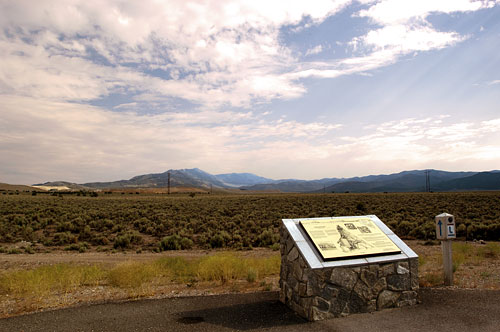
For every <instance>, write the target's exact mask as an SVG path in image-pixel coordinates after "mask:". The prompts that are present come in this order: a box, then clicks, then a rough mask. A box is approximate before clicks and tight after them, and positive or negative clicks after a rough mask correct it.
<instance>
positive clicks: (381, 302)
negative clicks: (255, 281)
mask: <svg viewBox="0 0 500 332" xmlns="http://www.w3.org/2000/svg"><path fill="white" fill-rule="evenodd" d="M280 232H281V245H280V250H281V273H280V301H281V302H283V303H284V304H286V305H287V306H288V307H289V308H291V309H292V310H293V311H295V312H296V313H297V314H299V315H300V316H302V317H304V318H306V319H307V320H310V321H316V320H324V319H328V318H333V317H340V316H346V315H349V314H352V313H360V312H372V311H376V310H381V309H384V308H393V307H403V306H408V305H414V304H416V303H417V296H418V294H417V290H418V258H409V259H406V260H400V261H395V262H387V263H375V264H365V265H361V266H349V267H330V268H320V269H311V268H310V267H309V266H308V264H307V263H306V261H305V259H304V257H303V256H302V254H301V253H300V251H299V249H298V248H297V245H296V243H295V241H293V239H292V237H291V236H290V234H289V232H288V230H287V229H286V227H284V226H283V225H282V227H281V230H280Z"/></svg>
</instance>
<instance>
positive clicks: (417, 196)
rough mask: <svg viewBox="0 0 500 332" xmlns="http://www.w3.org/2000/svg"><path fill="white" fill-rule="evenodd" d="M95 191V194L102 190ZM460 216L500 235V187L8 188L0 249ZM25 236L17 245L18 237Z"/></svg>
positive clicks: (474, 233)
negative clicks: (337, 219)
mask: <svg viewBox="0 0 500 332" xmlns="http://www.w3.org/2000/svg"><path fill="white" fill-rule="evenodd" d="M94 196H95V195H94ZM442 212H448V213H451V214H453V215H455V217H456V223H457V234H458V237H459V238H462V239H466V240H474V239H476V240H492V241H498V240H500V192H463V193H385V194H384V193H380V194H352V193H351V194H350V193H344V194H255V195H196V196H195V197H189V196H187V195H170V196H167V195H151V194H150V195H144V194H140V195H133V196H129V195H120V194H99V195H98V196H97V197H90V196H89V195H85V196H83V195H79V196H77V195H76V194H65V195H58V196H51V195H47V194H45V195H41V194H39V195H36V196H32V195H31V194H28V193H21V194H20V195H0V243H2V245H1V246H0V251H2V252H8V253H9V252H10V253H24V252H26V253H33V252H37V251H46V250H51V249H54V248H59V249H66V250H69V251H78V252H85V251H88V250H97V251H101V250H104V251H106V250H115V251H122V250H136V251H139V252H140V251H144V250H148V251H157V252H160V251H165V250H179V249H193V248H194V249H196V248H198V249H209V248H231V249H250V248H252V247H271V248H274V249H277V248H278V244H279V234H278V228H279V224H280V220H281V219H283V218H307V217H325V216H344V215H366V214H375V215H377V216H378V217H379V218H380V219H381V220H383V221H384V222H385V223H386V224H387V225H388V226H389V227H390V228H391V229H392V230H393V231H394V232H395V233H396V234H398V235H399V236H400V237H402V238H404V239H419V240H430V239H434V238H435V225H434V216H435V215H437V214H439V213H442ZM20 241H25V242H23V243H24V244H23V245H22V246H21V247H19V246H17V247H13V246H12V245H13V244H15V243H20Z"/></svg>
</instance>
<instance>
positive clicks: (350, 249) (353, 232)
mask: <svg viewBox="0 0 500 332" xmlns="http://www.w3.org/2000/svg"><path fill="white" fill-rule="evenodd" d="M300 224H301V226H302V228H303V229H304V231H305V232H306V234H307V235H308V236H309V239H310V240H311V242H312V243H313V244H314V246H315V247H316V249H317V250H318V252H319V253H320V255H321V256H322V258H323V260H325V261H328V260H338V259H348V258H360V257H369V256H379V255H391V254H399V253H401V250H400V249H399V248H398V246H396V245H395V244H394V242H392V240H391V239H390V238H389V237H388V236H387V235H386V234H384V232H382V230H381V229H380V228H379V227H378V226H377V225H376V224H375V223H374V222H373V220H371V219H370V218H368V217H360V218H345V219H343V218H331V219H304V220H301V221H300Z"/></svg>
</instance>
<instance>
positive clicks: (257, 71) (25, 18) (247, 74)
mask: <svg viewBox="0 0 500 332" xmlns="http://www.w3.org/2000/svg"><path fill="white" fill-rule="evenodd" d="M358 2H359V1H358ZM361 2H363V3H365V5H366V7H367V9H364V10H361V11H359V12H358V13H357V14H356V15H358V16H360V17H366V18H368V19H369V20H371V22H372V23H373V24H374V28H373V29H372V30H370V31H368V32H367V33H366V34H365V35H362V36H357V37H355V38H354V39H353V40H352V41H351V43H350V45H351V47H352V48H353V54H352V55H351V56H348V57H346V58H344V59H340V60H332V61H326V62H321V63H318V62H309V61H305V62H304V61H302V60H300V59H299V58H298V56H297V55H295V54H294V52H293V51H292V50H291V49H290V48H288V47H287V46H286V45H284V44H283V43H282V40H281V37H280V32H281V29H283V28H285V27H291V29H292V30H293V29H296V28H299V27H302V28H303V29H308V28H310V27H311V26H312V25H317V24H321V23H322V22H324V20H325V19H326V18H328V17H331V16H334V15H336V14H337V13H338V12H340V11H341V10H343V9H344V8H346V7H347V6H349V5H350V4H352V3H353V1H350V0H337V1H327V0H322V1H314V2H312V3H305V2H303V1H298V0H297V1H288V2H286V3H284V2H280V1H239V2H228V3H225V2H204V1H194V2H186V1H168V2H158V1H152V0H151V1H145V2H144V1H142V2H141V3H134V2H129V1H120V0H114V1H106V2H99V4H97V3H95V2H92V1H78V0H71V1H63V0H60V1H58V0H53V1H48V0H46V1H36V2H35V3H33V1H28V0H19V1H15V2H4V3H2V4H0V28H2V30H1V31H2V32H1V33H0V46H1V47H0V50H1V51H0V52H1V56H2V65H1V66H0V92H2V93H9V94H12V93H18V94H21V95H26V96H37V97H40V98H51V99H53V100H72V101H89V100H96V99H103V98H107V97H108V96H109V95H111V94H126V95H128V96H130V98H132V99H134V100H132V101H129V102H140V104H139V105H138V108H137V109H140V108H141V107H150V106H151V104H154V103H160V104H161V103H167V104H168V101H169V100H171V98H181V99H184V100H188V101H190V102H192V103H194V104H197V105H203V106H204V107H212V108H216V107H220V106H221V105H229V106H234V107H251V106H252V105H253V104H254V103H255V102H258V103H260V102H269V101H271V100H273V99H277V98H279V99H293V98H297V97H300V96H302V95H303V94H304V93H306V91H307V90H306V88H305V86H304V85H303V84H302V83H301V81H300V79H301V78H305V77H320V78H332V77H337V76H340V75H349V74H353V73H361V72H365V71H369V70H373V69H376V68H379V67H381V66H386V65H389V64H391V63H394V62H395V61H397V60H398V58H399V57H400V56H403V55H406V54H411V53H413V52H415V51H429V50H432V49H439V48H443V47H448V46H451V45H454V44H456V43H458V42H461V41H463V40H464V39H465V38H466V36H461V35H459V34H458V33H456V32H453V31H450V32H443V31H436V30H435V29H434V28H433V27H432V26H431V25H430V23H429V22H428V21H426V18H427V16H428V15H430V14H431V13H453V12H458V11H461V12H464V11H473V10H478V9H481V8H485V7H491V6H493V5H494V3H493V2H491V1H482V2H479V1H465V0H459V1H439V2H434V1H417V2H416V1H399V0H398V1H392V0H387V1H377V2H372V1H361ZM396 9H397V10H396ZM186 18H189V19H186ZM321 51H322V46H321V45H317V46H316V47H314V48H312V49H309V50H305V54H306V55H312V54H317V53H319V52H321Z"/></svg>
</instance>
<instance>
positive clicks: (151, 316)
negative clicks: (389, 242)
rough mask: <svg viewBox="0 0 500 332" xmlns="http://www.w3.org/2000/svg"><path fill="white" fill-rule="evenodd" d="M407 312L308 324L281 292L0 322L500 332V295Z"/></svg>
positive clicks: (466, 296)
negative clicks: (286, 301)
mask: <svg viewBox="0 0 500 332" xmlns="http://www.w3.org/2000/svg"><path fill="white" fill-rule="evenodd" d="M419 294H420V301H421V303H420V304H418V305H416V306H412V307H405V308H397V309H386V310H382V311H377V312H374V313H367V314H353V315H350V316H347V317H342V318H335V319H330V320H326V321H320V322H307V321H305V320H303V319H302V318H300V317H298V316H297V315H296V314H295V313H294V312H292V311H291V310H290V309H288V308H287V307H286V306H284V305H283V304H281V303H280V302H279V301H278V293H277V292H262V293H252V294H231V295H214V296H203V297H185V298H169V299H161V300H140V301H131V302H122V303H106V304H98V305H85V306H80V307H76V308H68V309H61V310H54V311H47V312H39V313H34V314H28V315H23V316H18V317H12V318H7V319H2V320H0V331H6V332H7V331H8V332H16V331H23V332H28V331H44V332H45V331H119V332H128V331H179V332H182V331H214V332H224V331H287V332H294V331H301V332H302V331H314V332H318V331H339V332H350V331H369V332H377V331H403V332H410V331H440V332H444V331H486V332H487V331H495V332H498V331H500V291H488V290H460V289H430V288H425V289H421V290H420V291H419Z"/></svg>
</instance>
